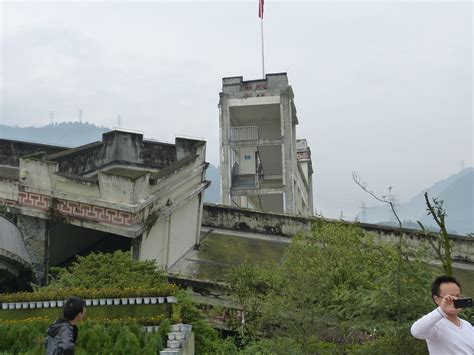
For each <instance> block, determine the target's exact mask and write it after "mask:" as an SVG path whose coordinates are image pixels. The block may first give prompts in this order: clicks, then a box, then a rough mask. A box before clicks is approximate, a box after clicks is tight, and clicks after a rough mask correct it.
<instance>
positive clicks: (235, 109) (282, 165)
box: [219, 73, 313, 216]
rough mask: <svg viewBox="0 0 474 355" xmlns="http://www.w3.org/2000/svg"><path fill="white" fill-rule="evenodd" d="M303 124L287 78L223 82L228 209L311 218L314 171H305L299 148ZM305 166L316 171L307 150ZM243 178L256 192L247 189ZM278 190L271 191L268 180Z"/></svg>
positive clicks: (222, 158)
mask: <svg viewBox="0 0 474 355" xmlns="http://www.w3.org/2000/svg"><path fill="white" fill-rule="evenodd" d="M297 124H298V118H297V115H296V107H295V104H294V94H293V90H292V88H291V86H290V85H289V84H288V77H287V75H286V73H275V74H267V75H266V76H265V78H263V79H258V80H250V81H244V80H243V78H242V77H231V78H223V79H222V91H221V93H220V94H219V127H220V167H221V198H222V201H221V202H222V204H224V205H227V206H240V207H252V208H254V209H257V210H261V211H266V212H273V211H275V212H279V213H281V212H284V213H292V214H295V215H302V216H310V215H311V214H312V213H313V209H312V205H313V202H312V196H313V193H312V183H311V182H310V181H311V179H312V169H309V168H306V169H302V168H301V166H300V159H299V158H300V157H301V154H299V155H298V152H297V147H296V125H297ZM304 152H306V153H308V154H306V155H305V160H306V161H305V162H304V164H305V165H308V164H309V165H311V155H310V154H309V147H307V144H306V146H305V150H304ZM244 176H250V177H252V176H253V179H251V180H250V181H249V182H252V180H254V182H253V184H252V186H246V188H245V189H242V187H243V186H242V185H241V182H242V179H243V177H244ZM277 179H278V181H279V183H278V185H276V186H273V189H271V190H269V189H267V188H266V187H265V186H264V185H265V183H266V182H268V180H271V181H272V182H273V183H275V182H276V181H277Z"/></svg>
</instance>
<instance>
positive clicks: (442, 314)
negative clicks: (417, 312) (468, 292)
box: [411, 276, 474, 355]
mask: <svg viewBox="0 0 474 355" xmlns="http://www.w3.org/2000/svg"><path fill="white" fill-rule="evenodd" d="M431 296H432V298H433V301H434V302H435V303H436V305H437V306H438V308H436V309H435V310H434V311H432V312H430V313H428V314H427V315H425V316H423V317H422V318H420V319H418V320H417V321H416V322H415V323H413V325H412V326H411V334H412V335H413V336H414V337H415V338H418V339H424V340H426V343H427V344H428V351H429V352H430V355H450V354H453V355H474V328H473V327H472V325H471V324H470V323H469V322H467V321H465V320H464V319H461V318H459V317H458V313H459V312H460V311H461V309H460V308H454V303H453V301H454V300H456V299H458V298H461V297H462V296H461V285H460V284H459V282H458V281H457V280H456V279H455V278H454V277H452V276H440V277H438V278H436V279H435V280H434V282H433V285H432V287H431Z"/></svg>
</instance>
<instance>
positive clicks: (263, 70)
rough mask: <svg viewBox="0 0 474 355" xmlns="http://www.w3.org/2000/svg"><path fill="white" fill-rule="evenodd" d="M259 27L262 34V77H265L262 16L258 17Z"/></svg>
mask: <svg viewBox="0 0 474 355" xmlns="http://www.w3.org/2000/svg"><path fill="white" fill-rule="evenodd" d="M260 28H261V35H262V79H265V51H264V46H263V16H262V17H261V18H260Z"/></svg>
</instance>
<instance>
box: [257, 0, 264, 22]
mask: <svg viewBox="0 0 474 355" xmlns="http://www.w3.org/2000/svg"><path fill="white" fill-rule="evenodd" d="M263 1H264V0H258V17H260V18H261V19H263Z"/></svg>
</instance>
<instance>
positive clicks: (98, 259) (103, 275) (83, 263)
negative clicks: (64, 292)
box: [49, 251, 167, 288]
mask: <svg viewBox="0 0 474 355" xmlns="http://www.w3.org/2000/svg"><path fill="white" fill-rule="evenodd" d="M91 270H94V272H91ZM51 272H52V277H53V279H54V281H53V282H52V283H51V284H50V286H49V288H61V287H62V288H71V287H82V288H106V287H116V288H137V287H149V288H152V287H157V286H160V285H163V284H167V280H166V277H165V275H164V274H163V272H162V271H161V270H158V268H157V266H156V264H155V262H154V261H152V260H149V261H137V260H132V257H131V254H130V252H122V251H116V252H114V253H91V254H89V255H87V256H78V258H77V261H75V262H74V263H73V264H72V265H71V266H70V267H69V268H51Z"/></svg>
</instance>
